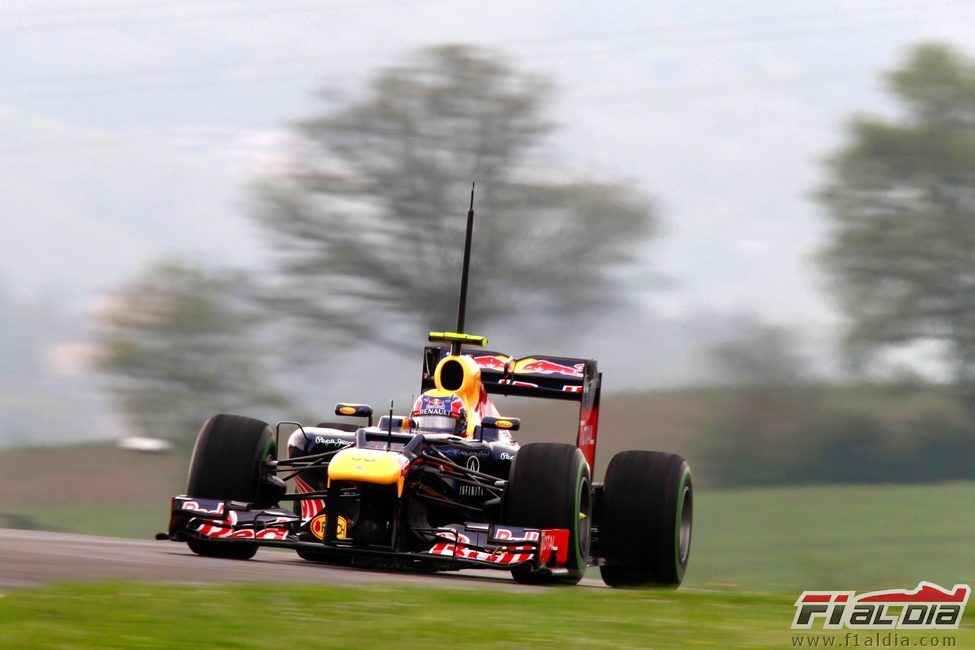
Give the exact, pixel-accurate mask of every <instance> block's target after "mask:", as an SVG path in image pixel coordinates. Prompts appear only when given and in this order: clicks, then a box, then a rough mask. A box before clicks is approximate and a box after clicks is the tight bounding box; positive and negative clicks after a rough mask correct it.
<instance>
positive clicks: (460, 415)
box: [410, 390, 467, 436]
mask: <svg viewBox="0 0 975 650" xmlns="http://www.w3.org/2000/svg"><path fill="white" fill-rule="evenodd" d="M410 419H411V420H412V421H413V424H414V426H415V427H416V431H417V433H450V434H453V435H455V436H466V435H467V409H466V408H465V407H464V401H463V400H462V399H461V398H460V397H458V396H457V395H455V394H453V393H448V392H446V391H441V390H431V391H428V392H426V393H424V394H422V395H420V398H419V399H418V400H416V402H415V403H414V404H413V411H412V412H411V413H410Z"/></svg>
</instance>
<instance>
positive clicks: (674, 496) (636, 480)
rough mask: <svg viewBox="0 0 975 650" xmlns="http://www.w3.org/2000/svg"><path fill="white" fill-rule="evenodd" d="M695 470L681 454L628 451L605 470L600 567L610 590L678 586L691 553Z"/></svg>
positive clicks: (601, 516) (617, 457) (600, 527)
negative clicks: (602, 563) (691, 468)
mask: <svg viewBox="0 0 975 650" xmlns="http://www.w3.org/2000/svg"><path fill="white" fill-rule="evenodd" d="M693 495H694V493H693V487H692V483H691V470H690V467H689V466H688V465H687V462H686V461H685V460H684V459H683V458H681V457H680V456H678V455H676V454H668V453H663V452H659V451H623V452H620V453H618V454H616V455H615V456H613V459H612V460H611V461H610V463H609V467H608V468H607V469H606V480H605V482H604V484H603V499H602V502H601V504H602V511H601V513H600V516H599V539H600V546H601V548H602V550H603V555H604V556H605V561H606V564H605V565H603V566H601V567H600V568H599V572H600V574H601V575H602V578H603V582H605V583H606V584H607V585H609V586H610V587H643V586H660V587H677V586H679V585H680V583H681V581H682V580H683V579H684V572H685V571H686V570H687V561H688V559H689V557H690V552H691V524H692V521H693V513H694V501H693V499H694V496H693Z"/></svg>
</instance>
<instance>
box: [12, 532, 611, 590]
mask: <svg viewBox="0 0 975 650" xmlns="http://www.w3.org/2000/svg"><path fill="white" fill-rule="evenodd" d="M107 580H141V581H149V582H167V583H175V584H199V583H208V582H285V583H286V582H292V583H294V582H309V583H328V584H413V585H425V586H430V587H452V588H462V589H463V588H467V589H483V588H485V587H488V588H494V589H515V590H518V591H537V590H544V589H545V588H544V587H526V586H524V585H518V584H516V583H515V582H514V581H513V580H512V579H511V576H510V575H509V574H508V573H507V572H505V571H490V570H487V571H459V572H454V571H451V572H447V573H438V574H417V573H405V572H396V571H376V570H364V569H359V568H350V567H331V566H326V565H322V564H315V563H311V562H306V561H304V560H302V559H300V558H298V556H297V555H295V553H294V552H293V551H288V550H276V549H275V550H271V549H266V548H265V549H261V550H260V551H258V552H257V555H256V556H255V557H254V559H252V560H246V561H241V560H221V559H215V558H204V557H199V556H197V555H194V554H193V553H192V552H190V550H189V549H188V548H187V547H186V545H185V544H177V543H175V542H168V541H154V540H138V539H119V538H113V537H90V536H87V535H71V534H66V533H50V532H41V531H32V530H11V529H5V528H0V591H9V590H11V589H19V588H24V587H36V586H40V585H43V584H46V583H50V582H61V581H70V582H101V581H107ZM582 586H588V587H602V586H603V585H602V582H601V581H600V580H594V579H589V578H587V579H585V580H583V581H582Z"/></svg>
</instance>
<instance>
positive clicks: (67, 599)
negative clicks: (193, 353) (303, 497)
mask: <svg viewBox="0 0 975 650" xmlns="http://www.w3.org/2000/svg"><path fill="white" fill-rule="evenodd" d="M793 602H794V596H784V595H783V596H770V595H760V594H734V593H691V592H669V591H627V592H620V591H609V590H605V591H598V592H597V591H592V590H583V589H552V590H549V591H545V592H544V593H507V592H495V591H490V590H487V591H485V590H475V589H417V588H406V587H396V588H382V587H347V586H342V587H331V588H330V587H307V586H233V587H214V586H211V587H199V586H194V587H175V586H159V585H144V584H137V583H113V584H105V585H84V586H77V585H57V586H53V587H48V588H44V589H36V590H27V591H19V592H17V593H16V595H14V594H8V596H7V597H6V598H0V639H3V642H4V646H5V647H30V648H135V647H138V648H214V647H219V648H267V647H279V648H288V647H310V648H311V647H314V648H364V647H375V648H382V647H396V648H430V647H448V646H449V647H465V648H492V649H497V648H507V647H534V648H551V647H560V648H597V647H598V648H684V647H713V648H784V647H791V645H792V638H793V636H798V635H799V634H798V633H795V632H793V631H792V630H790V629H789V625H790V623H791V620H792V616H793V613H794V609H793V607H792V603H793ZM938 634H939V636H940V635H942V634H944V632H939V633H938ZM948 634H949V636H954V637H955V638H956V640H957V647H962V648H964V647H972V644H975V626H973V625H972V624H966V625H963V627H962V629H960V630H958V631H951V632H949V633H948ZM917 636H918V635H916V634H915V635H913V637H914V638H916V637H917ZM299 644H300V645H299Z"/></svg>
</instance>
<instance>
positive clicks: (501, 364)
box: [471, 354, 511, 372]
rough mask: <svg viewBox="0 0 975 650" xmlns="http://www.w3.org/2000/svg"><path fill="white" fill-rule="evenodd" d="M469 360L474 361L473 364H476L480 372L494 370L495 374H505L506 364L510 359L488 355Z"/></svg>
mask: <svg viewBox="0 0 975 650" xmlns="http://www.w3.org/2000/svg"><path fill="white" fill-rule="evenodd" d="M471 358H472V359H474V363H476V364H477V366H478V367H479V368H480V369H481V370H494V371H495V372H507V370H508V363H509V362H510V361H511V358H510V357H502V356H494V355H490V354H485V355H481V356H477V357H471Z"/></svg>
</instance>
